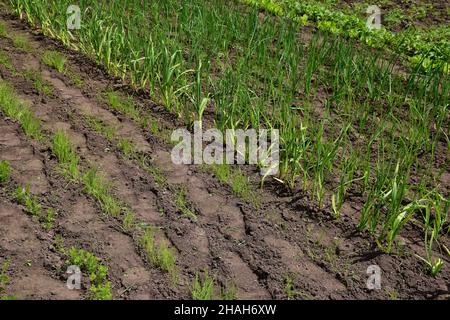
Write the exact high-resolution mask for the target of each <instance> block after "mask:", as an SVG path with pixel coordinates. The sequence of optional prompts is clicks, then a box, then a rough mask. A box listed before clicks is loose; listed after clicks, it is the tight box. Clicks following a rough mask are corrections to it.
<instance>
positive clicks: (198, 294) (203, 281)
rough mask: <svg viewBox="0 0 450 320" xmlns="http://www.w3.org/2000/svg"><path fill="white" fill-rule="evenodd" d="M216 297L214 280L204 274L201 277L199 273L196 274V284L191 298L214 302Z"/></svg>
mask: <svg viewBox="0 0 450 320" xmlns="http://www.w3.org/2000/svg"><path fill="white" fill-rule="evenodd" d="M213 295H214V279H213V278H212V277H211V276H210V275H209V274H208V271H205V272H203V274H202V276H201V277H200V275H199V273H198V272H197V273H196V274H195V278H194V283H193V284H192V288H191V297H192V299H193V300H212V299H213Z"/></svg>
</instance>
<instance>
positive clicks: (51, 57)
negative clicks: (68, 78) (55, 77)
mask: <svg viewBox="0 0 450 320" xmlns="http://www.w3.org/2000/svg"><path fill="white" fill-rule="evenodd" d="M41 60H42V63H43V64H45V65H47V66H49V67H51V68H54V69H55V70H56V71H58V72H61V73H64V72H65V70H66V62H67V58H66V57H65V56H64V55H63V54H61V53H59V52H58V51H45V52H44V53H43V55H42V58H41Z"/></svg>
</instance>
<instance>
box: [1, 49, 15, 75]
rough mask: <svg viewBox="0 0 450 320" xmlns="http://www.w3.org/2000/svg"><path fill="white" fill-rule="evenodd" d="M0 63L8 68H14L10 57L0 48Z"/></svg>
mask: <svg viewBox="0 0 450 320" xmlns="http://www.w3.org/2000/svg"><path fill="white" fill-rule="evenodd" d="M0 65H2V66H4V67H5V68H6V69H8V70H14V66H13V64H12V61H11V59H10V58H9V56H8V55H7V54H6V52H5V51H3V50H1V49H0Z"/></svg>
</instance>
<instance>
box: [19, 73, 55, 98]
mask: <svg viewBox="0 0 450 320" xmlns="http://www.w3.org/2000/svg"><path fill="white" fill-rule="evenodd" d="M23 75H24V77H25V78H26V79H28V80H29V81H32V82H33V86H34V88H35V89H36V91H37V92H39V93H40V94H43V95H46V96H51V95H52V94H53V87H52V86H51V85H50V84H48V83H47V82H46V81H45V80H44V79H43V78H42V74H41V73H40V72H38V71H34V70H26V71H25V72H24V74H23Z"/></svg>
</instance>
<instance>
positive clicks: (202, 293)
mask: <svg viewBox="0 0 450 320" xmlns="http://www.w3.org/2000/svg"><path fill="white" fill-rule="evenodd" d="M217 287H218V286H217V284H216V281H215V280H214V278H213V277H211V276H210V274H209V272H208V270H204V271H203V272H202V273H201V274H200V273H199V272H196V273H195V277H194V281H193V283H192V286H191V298H192V299H193V300H213V299H218V300H236V287H235V286H234V285H230V286H226V287H221V288H220V290H219V289H217ZM217 291H219V292H217Z"/></svg>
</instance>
